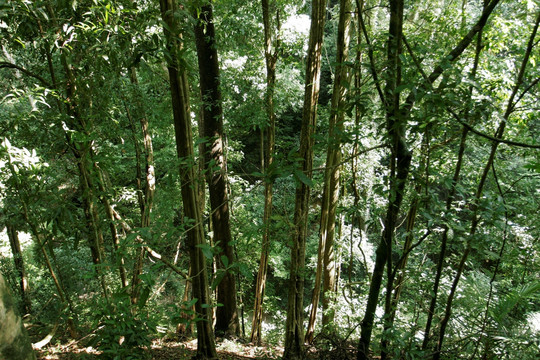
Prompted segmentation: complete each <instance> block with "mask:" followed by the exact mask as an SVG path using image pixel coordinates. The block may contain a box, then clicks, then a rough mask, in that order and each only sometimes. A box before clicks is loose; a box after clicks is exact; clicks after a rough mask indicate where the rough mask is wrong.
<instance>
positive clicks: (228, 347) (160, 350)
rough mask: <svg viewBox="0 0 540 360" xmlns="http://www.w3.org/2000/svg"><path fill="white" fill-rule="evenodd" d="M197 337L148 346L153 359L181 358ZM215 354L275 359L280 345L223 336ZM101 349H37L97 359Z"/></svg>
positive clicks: (62, 358) (73, 359) (44, 354)
mask: <svg viewBox="0 0 540 360" xmlns="http://www.w3.org/2000/svg"><path fill="white" fill-rule="evenodd" d="M196 346H197V344H196V341H195V340H192V341H188V342H172V341H169V342H158V341H156V342H154V344H153V345H152V347H151V348H150V349H148V350H147V354H148V355H149V358H150V359H152V360H170V359H175V360H184V359H186V360H187V359H191V358H192V357H193V356H194V355H195V353H196V352H195V350H196ZM217 348H218V354H219V358H220V359H221V360H245V359H268V360H269V359H278V358H280V357H281V355H282V349H280V348H275V347H261V346H253V345H251V344H241V343H239V342H236V341H231V340H223V341H221V342H220V343H218V347H217ZM100 354H101V353H100V352H99V351H97V350H96V349H93V348H92V347H86V348H85V347H79V346H78V345H77V344H64V345H55V346H49V347H47V348H44V349H41V350H39V351H38V359H40V360H93V359H98V358H99V355H100Z"/></svg>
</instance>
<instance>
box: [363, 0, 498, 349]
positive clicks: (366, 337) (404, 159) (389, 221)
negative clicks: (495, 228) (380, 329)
mask: <svg viewBox="0 0 540 360" xmlns="http://www.w3.org/2000/svg"><path fill="white" fill-rule="evenodd" d="M400 1H401V0H397V1H393V2H392V3H391V8H392V9H396V8H399V7H398V6H396V5H397V4H396V2H400ZM499 1H500V0H492V1H491V2H490V3H489V5H488V6H487V7H486V8H485V9H484V11H483V12H482V15H481V16H480V18H479V19H478V21H477V23H476V24H475V25H474V26H473V27H472V28H471V30H470V31H469V32H468V33H467V34H466V35H465V36H464V37H463V39H461V41H460V42H459V43H458V44H457V45H456V46H455V47H454V48H453V49H452V51H450V52H449V53H448V55H447V56H445V57H444V59H445V60H444V61H445V62H447V61H450V62H453V61H455V60H456V59H457V58H458V57H459V56H460V55H461V54H462V53H463V51H465V49H466V48H467V47H468V46H469V44H470V43H471V42H472V40H473V39H474V37H475V35H476V33H477V32H478V31H480V30H481V29H482V28H483V27H484V25H485V24H486V22H487V20H488V18H489V16H490V15H491V13H492V12H493V10H494V9H495V7H496V6H497V4H498V3H499ZM391 12H392V13H393V14H395V13H396V11H395V10H394V11H391ZM394 16H395V15H394ZM392 17H393V16H392V15H391V23H392ZM392 27H395V22H394V25H392V24H391V31H390V40H391V41H398V40H397V39H398V38H396V37H395V35H393V33H394V32H395V31H396V29H392ZM399 38H401V35H400V37H399ZM392 39H394V40H392ZM390 49H391V46H389V50H390ZM391 55H392V54H390V53H389V58H390V56H391ZM392 57H393V55H392ZM396 62H399V58H397V59H395V60H394V63H392V62H391V61H389V64H388V66H389V69H390V70H391V68H392V67H394V66H395V64H396ZM391 64H394V65H391ZM398 68H399V67H398ZM444 69H445V67H444V66H443V64H439V65H437V66H435V67H434V69H433V71H432V72H431V74H429V76H426V84H427V85H428V86H431V85H432V84H433V83H434V82H435V81H436V80H437V79H438V78H439V77H440V76H441V74H442V73H443V72H444ZM372 76H373V77H374V80H375V82H376V83H377V79H376V73H374V72H372ZM389 80H390V81H391V80H392V76H389ZM388 85H389V84H387V87H386V94H387V95H386V96H384V94H382V91H379V93H380V94H381V100H382V101H383V103H384V104H385V107H386V108H387V119H390V120H391V119H392V118H395V119H400V122H401V123H402V124H401V126H389V128H388V131H389V135H390V140H391V141H393V144H392V152H393V154H396V153H397V156H394V155H393V156H392V159H391V177H390V179H391V184H390V188H391V193H393V194H395V196H393V197H391V199H390V200H391V201H390V203H389V206H388V211H387V216H386V220H385V230H384V233H383V239H382V240H381V243H380V245H379V246H378V247H377V250H376V259H375V267H374V269H373V276H372V281H371V285H370V290H369V295H368V304H367V306H366V313H365V316H364V320H363V321H362V326H361V327H362V334H361V338H360V342H359V351H358V359H367V357H368V352H369V344H370V341H371V331H372V328H373V320H374V318H375V309H376V307H377V300H378V296H379V291H380V286H381V283H382V276H383V272H384V267H385V263H388V262H389V261H390V260H391V257H390V256H389V254H390V253H391V246H390V245H391V242H390V240H391V238H392V234H391V233H392V232H393V231H394V227H395V219H396V216H397V212H398V211H399V205H400V204H401V200H402V197H403V189H404V186H405V179H406V177H407V175H408V170H409V165H410V154H409V152H408V149H407V145H406V143H405V141H404V139H403V138H401V139H400V136H399V135H398V134H399V133H402V131H403V129H402V126H403V125H404V124H405V123H406V121H407V119H408V117H409V115H410V112H411V110H412V108H413V106H414V103H415V101H416V94H417V91H411V92H410V93H409V95H408V96H407V99H406V100H405V102H404V104H403V106H402V107H401V109H400V110H399V111H397V112H396V111H395V110H393V109H395V108H396V104H395V103H394V104H393V103H391V102H389V101H388V100H386V99H387V98H388V96H389V95H392V94H393V93H395V92H394V91H388V90H391V89H392V87H393V86H388ZM390 85H391V84H390ZM394 89H395V87H394ZM395 95H399V94H395ZM396 97H397V98H398V99H397V100H399V96H396ZM395 100H396V99H394V101H395ZM397 105H398V106H399V103H397ZM393 113H395V115H393V116H392V114H393ZM387 123H388V124H391V122H387ZM397 125H399V124H397ZM396 141H397V143H396ZM396 165H397V166H396ZM396 170H397V171H396ZM392 180H397V181H392ZM400 188H401V189H400ZM392 189H393V190H392ZM389 265H390V266H389V268H388V269H387V273H388V274H389V275H391V273H392V269H391V263H390V264H389Z"/></svg>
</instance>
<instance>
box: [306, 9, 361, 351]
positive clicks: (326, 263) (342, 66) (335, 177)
mask: <svg viewBox="0 0 540 360" xmlns="http://www.w3.org/2000/svg"><path fill="white" fill-rule="evenodd" d="M339 6H340V12H339V24H338V36H337V54H336V71H335V74H336V75H335V79H334V89H333V92H332V102H331V109H330V112H331V113H330V119H329V133H328V148H327V155H326V169H325V174H324V187H323V197H322V204H321V223H320V231H319V250H318V259H317V272H316V275H315V289H314V290H313V296H312V300H311V312H310V316H309V323H308V329H307V332H306V342H307V343H311V342H312V341H313V336H314V332H315V322H316V319H317V308H318V304H319V297H320V294H321V277H322V280H323V292H322V293H323V301H322V302H323V318H322V319H323V321H322V325H323V329H324V327H325V326H327V325H329V324H330V323H331V322H333V318H334V314H333V312H332V311H330V312H328V311H327V310H328V309H329V305H330V301H329V300H330V295H331V294H332V293H333V292H334V290H333V289H334V288H335V283H336V280H335V279H336V274H337V272H336V264H335V261H334V233H335V227H336V208H337V204H338V200H339V186H340V184H339V182H340V168H341V165H340V162H341V157H342V154H341V143H342V136H343V131H344V126H343V121H344V112H345V109H344V106H345V100H346V96H347V93H348V84H349V82H350V71H349V68H348V66H347V65H346V62H347V59H348V55H349V42H350V38H351V34H350V29H351V27H350V24H351V2H350V0H341V1H340V5H339ZM321 275H322V276H321Z"/></svg>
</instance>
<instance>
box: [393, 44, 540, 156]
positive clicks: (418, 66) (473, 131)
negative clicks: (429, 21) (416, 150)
mask: <svg viewBox="0 0 540 360" xmlns="http://www.w3.org/2000/svg"><path fill="white" fill-rule="evenodd" d="M403 42H404V44H405V46H406V47H407V51H408V52H409V54H410V55H411V57H412V59H413V62H414V64H415V65H416V67H417V68H418V71H419V72H420V74H422V77H423V78H424V79H425V80H428V76H427V75H426V73H425V72H424V69H423V68H422V65H421V63H420V62H419V61H418V58H417V57H416V55H415V54H414V52H413V50H412V49H411V47H410V45H409V43H408V42H407V40H406V39H405V36H403ZM539 81H540V78H538V79H536V80H535V81H533V82H532V83H531V85H529V86H528V87H527V88H526V89H525V90H523V93H522V94H521V95H520V96H519V98H518V99H517V100H516V102H515V103H514V104H517V103H518V102H519V100H520V99H521V98H522V97H523V96H524V95H525V94H526V93H527V91H528V90H530V89H531V88H532V87H533V86H534V85H535V84H537V83H538V82H539ZM427 83H428V84H429V87H430V89H431V90H433V91H437V89H435V88H434V87H433V84H432V83H431V82H429V81H428V82H427ZM445 108H446V111H448V112H449V113H450V114H451V115H452V116H453V117H454V119H455V120H456V121H457V122H459V123H460V124H461V125H463V126H464V127H466V128H467V130H469V131H470V132H472V133H473V134H476V135H478V136H480V137H483V138H485V139H488V140H490V141H493V142H497V143H503V144H507V145H512V146H518V147H524V148H530V149H540V145H534V144H527V143H522V142H518V141H512V140H504V139H501V138H498V137H494V136H491V135H488V134H485V133H483V132H481V131H479V130H476V129H475V128H473V127H472V126H471V125H469V124H468V123H466V122H465V121H463V120H461V119H460V117H459V115H458V114H456V112H455V111H454V110H452V109H451V108H450V107H449V106H445Z"/></svg>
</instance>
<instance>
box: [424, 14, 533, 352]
mask: <svg viewBox="0 0 540 360" xmlns="http://www.w3.org/2000/svg"><path fill="white" fill-rule="evenodd" d="M539 25H540V12H538V14H537V16H536V21H535V24H534V28H533V31H532V33H531V36H530V37H529V41H528V43H527V49H526V51H525V55H524V56H523V60H522V62H521V67H520V69H519V73H518V75H517V79H516V83H515V85H514V87H513V89H512V93H511V94H510V98H509V99H508V104H507V106H506V110H505V112H504V115H503V119H502V121H501V122H500V124H499V127H498V128H497V131H496V132H495V136H494V138H495V139H502V137H503V135H504V130H505V127H506V123H507V122H508V119H509V117H510V115H511V114H512V112H513V111H514V109H515V106H516V104H517V102H518V101H519V98H518V100H516V101H514V99H515V97H516V95H517V92H518V90H519V88H520V87H521V85H522V84H523V78H524V76H525V70H526V68H527V64H528V62H529V58H530V55H531V52H532V48H533V47H534V45H535V42H534V40H535V37H536V33H537V31H538V26H539ZM498 146H499V142H498V141H493V143H492V145H491V151H490V154H489V158H488V161H487V163H486V165H485V167H484V170H483V172H482V176H481V177H480V181H479V183H478V188H477V189H476V193H475V196H474V199H473V200H472V203H471V210H472V214H473V215H472V216H473V218H472V221H471V229H470V231H469V237H468V239H467V246H466V248H465V251H464V252H463V255H462V257H461V260H460V263H459V265H458V269H457V272H456V276H455V277H454V281H453V283H452V287H451V289H450V293H449V295H448V299H447V301H446V308H445V312H444V316H443V318H442V320H441V327H440V333H439V341H438V343H437V348H436V351H435V355H434V357H433V359H435V360H438V359H440V357H441V350H442V345H443V342H444V337H445V334H446V327H447V325H448V321H449V320H450V316H451V314H452V302H453V300H454V296H455V294H456V290H457V286H458V284H459V280H460V278H461V275H462V274H463V270H464V269H465V262H466V261H467V258H468V256H469V254H470V252H471V250H472V239H473V237H474V235H475V234H476V230H477V228H478V224H479V222H480V216H479V215H478V204H479V202H480V199H481V197H482V193H483V190H484V185H485V182H486V179H487V175H488V173H489V171H490V169H491V167H492V165H493V161H494V159H495V153H496V152H497V148H498Z"/></svg>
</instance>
